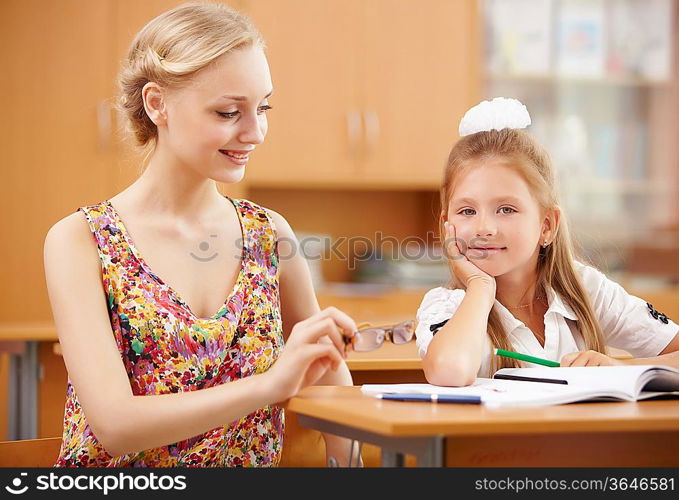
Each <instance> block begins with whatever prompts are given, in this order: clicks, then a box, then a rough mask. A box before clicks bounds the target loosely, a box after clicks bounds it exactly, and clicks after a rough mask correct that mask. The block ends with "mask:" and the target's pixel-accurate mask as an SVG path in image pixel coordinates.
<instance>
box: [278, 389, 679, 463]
mask: <svg viewBox="0 0 679 500" xmlns="http://www.w3.org/2000/svg"><path fill="white" fill-rule="evenodd" d="M286 409H287V410H288V412H290V413H295V414H296V416H297V420H298V421H299V423H300V425H302V426H304V427H308V428H312V429H316V430H319V431H322V432H329V433H332V434H336V435H340V436H344V437H347V438H351V439H355V440H358V441H361V442H365V443H372V444H374V445H377V446H380V447H382V465H383V466H395V465H402V464H403V463H404V456H405V454H410V455H415V456H416V457H417V464H418V465H419V466H434V467H438V466H443V465H449V466H484V467H493V466H502V467H506V466H513V467H568V466H578V467H593V466H603V467H624V466H648V467H661V466H673V467H676V466H678V465H679V454H678V453H677V449H679V400H663V401H644V402H641V403H580V404H570V405H558V406H546V407H540V408H503V409H493V408H486V407H485V406H481V405H444V404H440V405H436V404H431V403H401V402H393V401H381V400H379V399H376V398H372V397H369V396H364V395H363V394H362V393H361V392H360V387H308V388H306V389H304V390H303V391H301V392H300V394H299V395H298V396H296V397H294V398H292V399H290V400H289V401H288V403H287V404H286Z"/></svg>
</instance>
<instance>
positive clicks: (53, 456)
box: [0, 436, 61, 467]
mask: <svg viewBox="0 0 679 500" xmlns="http://www.w3.org/2000/svg"><path fill="white" fill-rule="evenodd" d="M60 446H61V436H60V437H53V438H44V439H25V440H21V441H0V467H53V466H54V463H55V462H56V461H57V456H58V455H59V448H60Z"/></svg>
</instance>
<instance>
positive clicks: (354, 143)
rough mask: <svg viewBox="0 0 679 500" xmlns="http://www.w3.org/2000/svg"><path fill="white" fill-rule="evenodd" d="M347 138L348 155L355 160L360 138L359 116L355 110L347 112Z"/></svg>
mask: <svg viewBox="0 0 679 500" xmlns="http://www.w3.org/2000/svg"><path fill="white" fill-rule="evenodd" d="M347 137H348V138H349V154H350V156H351V157H352V158H356V154H357V153H358V141H359V140H360V138H361V114H360V113H359V112H358V111H357V110H355V109H351V110H349V111H347Z"/></svg>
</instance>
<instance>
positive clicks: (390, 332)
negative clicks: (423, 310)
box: [344, 319, 415, 352]
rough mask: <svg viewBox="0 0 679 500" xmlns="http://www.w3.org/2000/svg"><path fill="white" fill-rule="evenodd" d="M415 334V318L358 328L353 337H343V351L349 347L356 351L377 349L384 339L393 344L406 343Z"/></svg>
mask: <svg viewBox="0 0 679 500" xmlns="http://www.w3.org/2000/svg"><path fill="white" fill-rule="evenodd" d="M414 335H415V320H413V319H411V320H408V321H403V322H401V323H398V324H396V325H392V326H380V327H368V328H365V327H364V328H359V330H358V331H357V332H356V333H355V334H354V336H353V337H345V340H344V342H345V351H346V350H347V349H348V348H349V347H351V348H352V349H353V350H354V351H356V352H368V351H372V350H374V349H377V348H378V347H380V346H381V345H382V344H384V341H385V340H386V339H389V340H390V341H391V342H393V343H394V344H406V343H408V342H410V341H411V340H412V339H413V336H414Z"/></svg>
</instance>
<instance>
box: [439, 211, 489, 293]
mask: <svg viewBox="0 0 679 500" xmlns="http://www.w3.org/2000/svg"><path fill="white" fill-rule="evenodd" d="M443 226H444V228H445V231H446V241H445V245H446V255H447V256H448V258H449V259H450V261H451V262H452V267H453V272H454V273H455V276H456V277H457V278H458V279H459V280H460V281H461V282H462V283H464V284H465V286H466V287H467V288H469V286H470V285H471V284H472V283H479V284H483V285H485V286H487V287H490V289H491V290H492V292H493V297H495V290H496V283H495V278H494V277H493V276H491V275H489V274H487V273H485V272H483V271H482V270H481V269H479V268H478V267H477V266H476V265H474V263H473V262H471V261H470V260H469V259H468V258H467V256H466V255H465V254H463V253H462V252H461V251H460V247H459V246H458V244H457V241H458V240H457V236H456V232H455V225H454V224H452V223H451V222H448V221H446V222H445V223H444V224H443Z"/></svg>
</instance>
